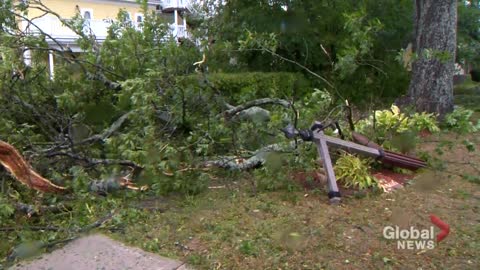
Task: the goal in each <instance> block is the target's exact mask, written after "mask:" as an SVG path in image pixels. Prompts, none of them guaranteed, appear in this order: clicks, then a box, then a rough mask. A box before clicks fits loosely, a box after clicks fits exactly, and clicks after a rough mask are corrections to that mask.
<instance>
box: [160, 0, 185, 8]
mask: <svg viewBox="0 0 480 270" xmlns="http://www.w3.org/2000/svg"><path fill="white" fill-rule="evenodd" d="M187 2H188V1H187V0H163V1H162V7H163V9H172V8H186V7H187V4H188V3H187Z"/></svg>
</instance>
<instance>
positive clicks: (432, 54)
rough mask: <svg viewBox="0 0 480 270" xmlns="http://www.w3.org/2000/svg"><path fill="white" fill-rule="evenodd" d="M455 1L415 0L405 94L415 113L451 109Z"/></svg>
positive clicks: (445, 111)
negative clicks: (412, 55)
mask: <svg viewBox="0 0 480 270" xmlns="http://www.w3.org/2000/svg"><path fill="white" fill-rule="evenodd" d="M456 25H457V0H416V1H415V32H416V33H415V44H414V50H415V52H416V54H417V57H418V58H417V59H416V61H415V62H414V64H413V71H412V78H411V81H410V87H409V92H408V96H409V99H410V104H412V105H414V107H415V109H416V110H417V111H419V112H430V113H437V114H439V116H440V117H442V116H444V115H445V114H446V113H448V112H451V111H452V110H453V74H454V64H455V48H456Z"/></svg>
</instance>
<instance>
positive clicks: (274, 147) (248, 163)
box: [203, 141, 301, 171]
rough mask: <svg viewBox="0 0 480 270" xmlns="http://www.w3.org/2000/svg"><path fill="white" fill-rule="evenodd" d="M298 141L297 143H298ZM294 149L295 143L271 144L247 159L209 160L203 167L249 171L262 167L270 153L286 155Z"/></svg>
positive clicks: (226, 157)
mask: <svg viewBox="0 0 480 270" xmlns="http://www.w3.org/2000/svg"><path fill="white" fill-rule="evenodd" d="M300 142H301V141H299V142H298V143H300ZM294 149H295V142H294V141H292V142H290V143H289V144H288V145H284V144H279V143H276V144H271V145H267V146H265V147H262V148H260V149H258V150H256V151H254V152H253V154H252V156H251V157H249V158H246V159H245V158H242V157H235V156H225V157H220V158H218V159H216V160H210V161H206V162H204V163H203V166H206V167H212V166H213V167H219V168H223V169H227V170H239V171H244V170H249V169H255V168H259V167H261V166H263V165H264V164H265V162H266V160H267V156H268V154H269V153H272V152H277V153H278V152H283V153H288V152H291V151H293V150H294Z"/></svg>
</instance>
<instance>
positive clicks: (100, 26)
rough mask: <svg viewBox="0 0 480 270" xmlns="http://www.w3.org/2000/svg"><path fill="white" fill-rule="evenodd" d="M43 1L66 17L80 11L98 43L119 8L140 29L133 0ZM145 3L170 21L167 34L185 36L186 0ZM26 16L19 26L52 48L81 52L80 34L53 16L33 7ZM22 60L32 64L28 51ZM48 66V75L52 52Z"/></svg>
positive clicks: (140, 16) (141, 16)
mask: <svg viewBox="0 0 480 270" xmlns="http://www.w3.org/2000/svg"><path fill="white" fill-rule="evenodd" d="M19 1H22V0H19ZM23 1H25V0H23ZM42 3H43V4H44V5H45V6H47V7H48V8H49V9H51V10H52V11H54V12H56V13H57V14H58V15H59V16H60V17H61V18H62V19H69V18H72V17H73V16H75V14H77V13H80V15H81V16H82V17H83V18H84V19H85V20H86V24H87V25H86V29H87V30H88V31H91V33H93V34H94V35H95V38H96V40H97V41H98V42H99V43H100V44H101V43H102V42H103V41H104V40H105V39H106V37H107V33H108V27H109V26H110V25H111V23H112V22H113V21H114V20H115V19H116V17H117V14H118V12H119V11H120V9H123V10H125V11H126V12H127V14H128V17H129V18H130V20H131V22H132V23H133V24H134V25H135V26H136V27H137V29H138V30H139V31H141V24H142V22H143V20H144V14H143V13H142V11H141V7H140V5H139V4H138V3H137V2H136V1H135V0H42ZM147 3H148V9H149V10H152V11H156V12H157V14H158V15H159V16H162V17H163V18H164V19H165V20H166V21H167V22H168V23H169V25H170V34H171V35H172V36H173V37H175V38H187V37H188V31H187V21H186V16H185V15H186V13H187V12H188V11H189V8H188V7H189V6H190V1H189V0H149V1H148V2H147ZM26 17H27V19H28V20H21V21H20V24H21V28H22V29H23V30H28V31H30V32H31V33H33V34H37V33H44V34H45V36H46V41H47V43H48V44H49V46H50V47H51V48H52V49H55V50H65V49H68V50H71V51H72V52H73V53H81V49H80V47H79V46H78V45H77V44H76V40H77V39H78V38H79V36H78V35H77V34H76V33H74V32H73V31H72V30H71V29H69V28H68V27H66V26H64V25H63V24H62V22H61V21H60V20H59V19H58V18H57V17H56V16H54V15H52V14H44V12H42V11H41V10H39V9H36V8H30V9H29V10H28V13H27V15H26ZM29 20H30V21H31V23H30V22H29ZM24 59H25V63H26V64H28V65H29V64H31V60H30V59H31V57H30V52H29V51H26V53H25V55H24ZM49 66H50V74H51V77H53V72H54V54H53V52H50V54H49Z"/></svg>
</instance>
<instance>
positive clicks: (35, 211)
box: [15, 203, 69, 217]
mask: <svg viewBox="0 0 480 270" xmlns="http://www.w3.org/2000/svg"><path fill="white" fill-rule="evenodd" d="M15 209H16V210H17V211H18V212H22V213H25V214H27V216H28V217H31V216H34V215H41V214H43V213H46V212H49V213H60V212H62V211H68V210H69V209H68V208H67V207H66V206H65V205H63V204H60V205H39V206H36V205H31V204H25V203H15Z"/></svg>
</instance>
